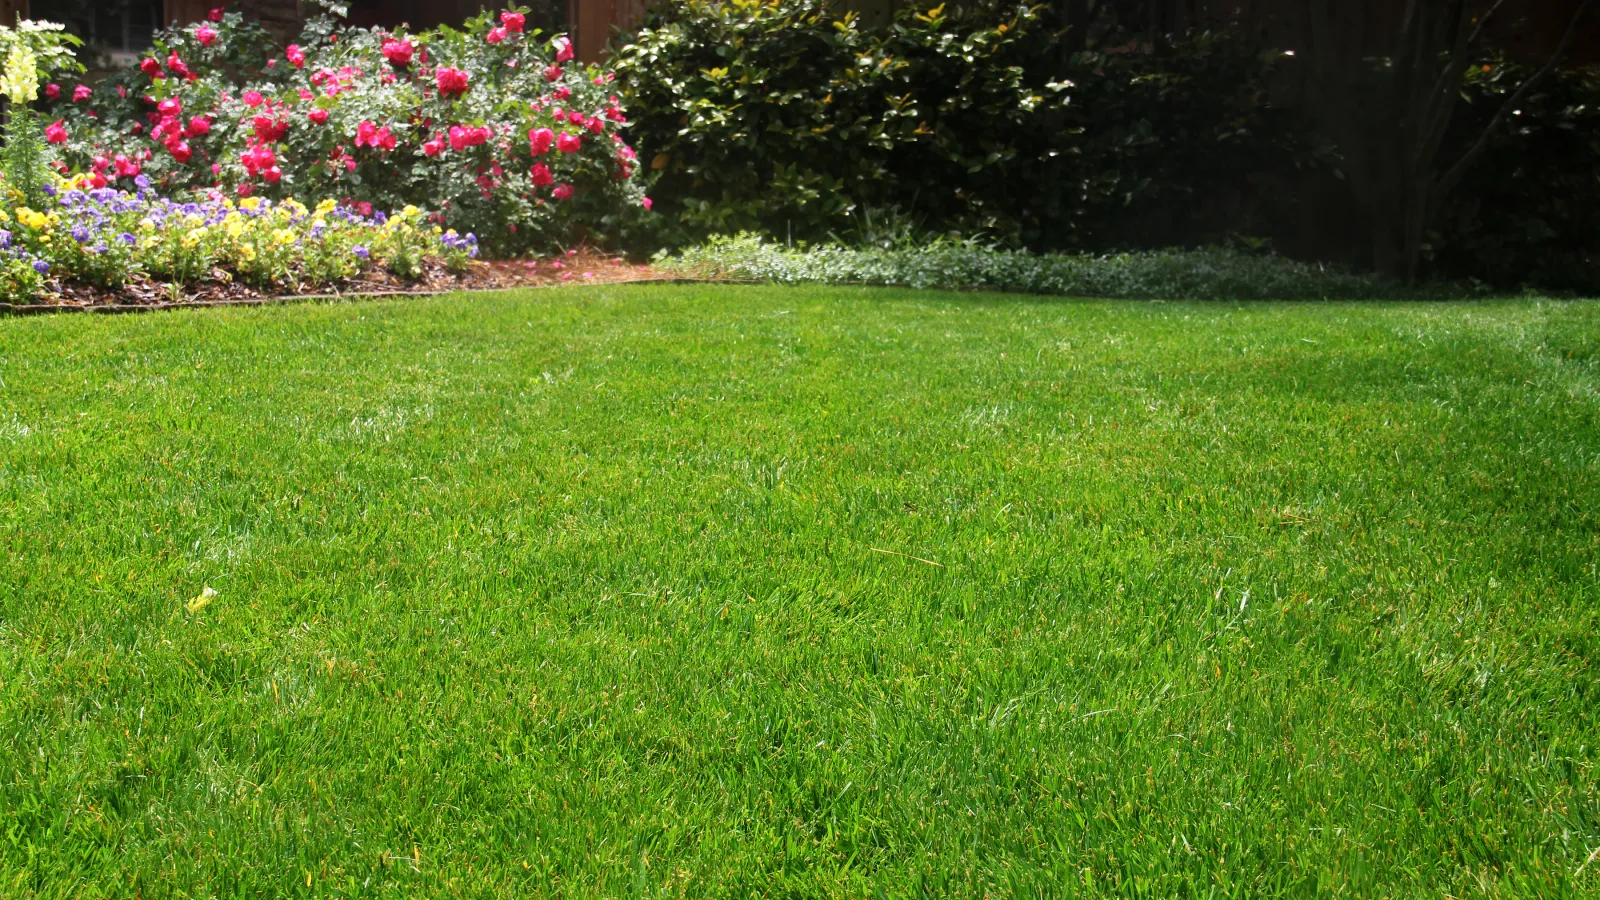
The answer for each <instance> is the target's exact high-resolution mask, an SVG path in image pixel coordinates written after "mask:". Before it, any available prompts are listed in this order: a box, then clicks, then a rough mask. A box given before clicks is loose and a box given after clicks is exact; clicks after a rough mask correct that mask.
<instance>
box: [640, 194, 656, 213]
mask: <svg viewBox="0 0 1600 900" xmlns="http://www.w3.org/2000/svg"><path fill="white" fill-rule="evenodd" d="M639 202H640V203H641V204H643V205H644V211H645V212H649V211H650V207H652V206H655V205H656V202H655V201H654V200H651V199H650V198H649V197H646V198H644V199H643V200H640V201H639Z"/></svg>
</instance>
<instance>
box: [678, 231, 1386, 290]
mask: <svg viewBox="0 0 1600 900" xmlns="http://www.w3.org/2000/svg"><path fill="white" fill-rule="evenodd" d="M657 262H658V264H659V265H661V266H662V267H664V268H667V269H670V270H677V271H682V272H685V273H692V274H699V275H707V276H715V277H719V278H742V279H750V280H753V281H771V282H777V283H780V284H880V285H904V286H909V287H918V288H929V287H937V288H998V289H1002V290H1008V291H1018V292H1027V293H1035V294H1060V295H1068V296H1077V297H1108V298H1118V299H1130V300H1367V299H1379V298H1394V297H1397V296H1401V295H1405V294H1408V293H1409V292H1408V291H1406V290H1405V289H1404V288H1403V287H1402V286H1400V285H1397V284H1394V283H1392V282H1388V281H1385V280H1383V279H1380V278H1377V277H1374V276H1371V275H1359V274H1353V273H1350V272H1347V271H1344V270H1341V269H1335V268H1331V267H1327V266H1319V265H1314V264H1310V263H1301V262H1294V261H1292V260H1287V259H1284V258H1282V257H1278V256H1264V255H1259V254H1249V253H1244V252H1240V251H1237V250H1227V249H1220V248H1209V249H1204V250H1189V251H1147V252H1137V253H1118V254H1110V255H1104V256H1096V255H1093V254H1079V253H1074V254H1061V253H1046V254H1036V253H1030V252H1028V251H1026V250H1006V249H999V248H994V247H988V246H984V245H982V244H979V243H976V242H974V241H958V240H935V241H932V242H929V243H923V244H917V245H913V244H906V245H902V246H894V247H874V248H866V249H858V248H851V247H843V246H839V245H837V244H825V245H821V246H816V247H799V248H785V247H783V246H781V245H779V244H774V243H771V242H767V241H763V240H761V239H760V238H758V237H755V236H753V235H741V236H739V237H738V238H717V239H713V240H711V241H709V242H707V243H706V244H704V245H701V246H698V247H693V248H690V249H687V250H685V251H683V252H681V253H680V254H678V255H677V256H671V257H667V256H663V257H662V258H661V259H660V260H658V261H657Z"/></svg>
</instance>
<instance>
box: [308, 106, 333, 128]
mask: <svg viewBox="0 0 1600 900" xmlns="http://www.w3.org/2000/svg"><path fill="white" fill-rule="evenodd" d="M306 118H308V119H310V120H311V121H312V122H315V123H316V124H318V125H326V124H328V111H327V110H325V109H313V110H312V111H311V112H308V113H306Z"/></svg>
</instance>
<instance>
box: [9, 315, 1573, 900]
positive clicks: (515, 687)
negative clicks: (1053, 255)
mask: <svg viewBox="0 0 1600 900" xmlns="http://www.w3.org/2000/svg"><path fill="white" fill-rule="evenodd" d="M1597 347H1600V308H1597V307H1595V306H1594V305H1592V304H1575V303H1574V304H1566V303H1550V302H1538V301H1517V302H1509V301H1508V302H1480V303H1471V304H1462V303H1455V304H1432V303H1427V304H1424V303H1406V304H1376V303H1367V304H1266V303H1261V304H1223V303H1214V302H1213V303H1148V304H1127V303H1115V302H1065V301H1048V302H1045V301H1041V300H1038V299H1037V298H1026V297H1017V296H1005V295H958V294H949V293H934V292H916V291H909V290H865V289H839V288H822V287H793V288H785V287H776V286H773V287H737V286H705V285H693V286H671V287H668V286H652V287H633V288H623V287H610V288H588V289H575V290H571V291H542V292H538V293H536V294H506V295H493V296H473V297H457V298H449V299H434V300H422V301H416V302H408V303H404V304H376V303H361V304H349V305H335V306H314V307H295V308H291V309H281V308H280V309H273V310H210V311H204V312H201V313H197V312H182V313H170V314H159V315H150V316H139V317H110V318H92V319H90V318H84V317H49V318H44V319H26V320H23V319H10V320H0V546H3V547H4V548H5V549H4V553H0V821H3V822H4V823H5V826H4V828H0V884H3V885H4V893H5V894H6V895H7V896H11V897H29V898H31V897H67V896H72V897H98V896H116V897H136V896H137V897H147V898H148V897H166V896H193V897H209V896H218V897H223V896H257V895H260V896H305V897H402V896H404V897H413V896H461V897H468V896H471V897H527V896H543V895H561V896H608V897H609V896H619V895H623V894H638V895H647V894H654V895H672V896H735V895H736V896H750V895H763V896H777V895H784V896H871V895H883V896H912V895H922V894H935V895H941V896H983V895H988V896H1007V895H1027V896H1063V895H1068V894H1074V893H1078V894H1086V895H1104V896H1129V895H1146V896H1173V895H1205V896H1251V897H1263V896H1279V895H1300V896H1303V895H1309V894H1312V893H1320V894H1326V895H1344V896H1384V895H1390V896H1393V895H1416V894H1427V895H1453V896H1468V895H1477V894H1499V895H1527V896H1580V895H1593V894H1594V893H1595V891H1596V890H1600V861H1597V860H1596V856H1595V851H1596V848H1600V794H1597V770H1596V755H1597V753H1600V750H1597V748H1600V729H1597V723H1596V712H1595V711H1596V710H1597V709H1600V683H1597V679H1596V672H1595V662H1596V644H1595V641H1596V637H1595V636H1596V634H1600V603H1597V601H1600V571H1597V569H1596V565H1597V564H1596V560H1597V559H1600V529H1597V525H1600V522H1597V515H1600V510H1597V508H1596V498H1600V468H1597V466H1600V464H1597V457H1596V453H1595V448H1596V447H1597V446H1600V418H1597V417H1600V409H1597V406H1596V398H1597V397H1600V392H1597V388H1600V381H1597V379H1600V353H1597V349H1596V348H1597Z"/></svg>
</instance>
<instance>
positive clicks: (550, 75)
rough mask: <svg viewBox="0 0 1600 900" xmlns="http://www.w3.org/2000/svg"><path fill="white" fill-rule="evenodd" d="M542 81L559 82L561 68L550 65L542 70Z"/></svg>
mask: <svg viewBox="0 0 1600 900" xmlns="http://www.w3.org/2000/svg"><path fill="white" fill-rule="evenodd" d="M544 80H545V81H560V80H561V67H560V66H557V65H551V66H550V67H549V68H547V69H545V70H544Z"/></svg>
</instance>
